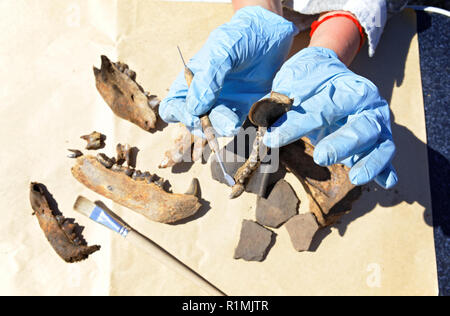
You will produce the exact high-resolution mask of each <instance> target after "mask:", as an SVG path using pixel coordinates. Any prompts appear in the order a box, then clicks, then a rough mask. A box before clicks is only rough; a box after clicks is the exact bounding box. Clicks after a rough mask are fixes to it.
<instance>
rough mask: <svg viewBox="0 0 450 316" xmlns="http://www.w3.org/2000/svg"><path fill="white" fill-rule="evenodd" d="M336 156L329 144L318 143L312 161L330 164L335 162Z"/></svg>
mask: <svg viewBox="0 0 450 316" xmlns="http://www.w3.org/2000/svg"><path fill="white" fill-rule="evenodd" d="M336 158H337V154H336V150H335V149H334V147H333V146H332V145H331V144H324V145H321V144H320V143H319V144H318V145H317V146H316V149H315V150H314V162H315V163H316V164H318V165H319V166H323V167H326V166H331V165H332V164H335V163H336V162H337V161H336Z"/></svg>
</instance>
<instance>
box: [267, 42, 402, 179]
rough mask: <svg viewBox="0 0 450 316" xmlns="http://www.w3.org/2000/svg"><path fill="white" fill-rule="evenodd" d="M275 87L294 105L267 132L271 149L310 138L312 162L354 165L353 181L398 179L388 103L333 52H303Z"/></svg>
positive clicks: (287, 65) (278, 77)
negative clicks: (394, 162)
mask: <svg viewBox="0 0 450 316" xmlns="http://www.w3.org/2000/svg"><path fill="white" fill-rule="evenodd" d="M272 90H273V91H275V92H278V93H282V94H285V95H287V96H289V97H290V98H291V99H294V106H293V108H292V110H291V111H290V112H288V113H287V114H286V115H284V116H283V117H282V118H281V119H280V120H278V121H277V122H276V123H275V124H274V125H273V126H272V127H271V128H270V129H269V132H268V133H267V134H266V135H265V138H264V143H265V144H266V145H267V146H268V147H275V148H277V147H281V146H284V145H287V144H289V143H292V142H294V141H296V140H298V139H300V138H301V137H303V136H307V137H308V138H309V139H310V140H311V142H312V143H313V144H314V145H316V148H315V151H314V161H315V162H316V163H317V164H319V165H321V166H329V165H332V164H335V163H343V164H345V165H347V166H348V167H351V168H352V169H351V171H350V174H349V177H350V180H351V182H352V183H353V184H355V185H363V184H366V183H368V182H370V181H372V180H373V179H375V180H376V182H377V183H378V184H380V185H381V186H383V187H385V188H391V187H393V186H394V185H395V184H396V183H397V180H398V179H397V174H396V172H395V170H394V168H393V166H392V165H391V160H392V158H393V156H394V153H395V145H394V142H393V140H392V134H391V126H390V112H389V106H388V103H387V102H386V101H385V100H384V99H383V98H382V97H380V95H379V93H378V89H377V87H376V86H375V85H374V84H373V83H372V82H370V81H369V80H367V79H366V78H363V77H361V76H358V75H356V74H355V73H353V72H351V71H350V70H349V69H348V68H347V67H346V66H345V65H344V64H343V63H342V62H341V61H340V60H339V59H338V57H337V55H336V53H335V52H333V51H332V50H329V49H325V48H319V47H310V48H306V49H304V50H302V51H301V52H299V53H298V54H296V55H295V56H294V57H292V58H291V59H290V60H288V61H287V62H286V63H285V64H284V65H283V67H282V68H281V70H280V71H279V72H278V74H277V75H276V77H275V80H274V83H273V87H272Z"/></svg>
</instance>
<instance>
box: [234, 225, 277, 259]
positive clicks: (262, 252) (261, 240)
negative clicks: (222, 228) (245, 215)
mask: <svg viewBox="0 0 450 316" xmlns="http://www.w3.org/2000/svg"><path fill="white" fill-rule="evenodd" d="M272 236H273V232H272V231H270V230H268V229H267V228H264V227H262V226H261V225H259V224H258V223H255V222H253V221H249V220H244V222H243V223H242V230H241V238H240V240H239V244H238V246H237V248H236V250H235V253H234V259H244V260H246V261H263V260H264V258H265V257H266V255H267V252H268V250H269V247H270V244H271V242H272Z"/></svg>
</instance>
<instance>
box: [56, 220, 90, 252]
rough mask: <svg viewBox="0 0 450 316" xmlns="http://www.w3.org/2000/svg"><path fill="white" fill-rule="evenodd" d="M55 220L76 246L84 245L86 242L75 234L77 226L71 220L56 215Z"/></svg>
mask: <svg viewBox="0 0 450 316" xmlns="http://www.w3.org/2000/svg"><path fill="white" fill-rule="evenodd" d="M55 219H56V221H57V222H58V224H59V226H61V228H62V229H63V230H64V232H65V233H66V234H67V236H68V237H69V238H70V240H72V241H73V242H74V243H75V244H76V245H83V244H84V241H83V240H82V239H81V238H80V237H78V236H77V234H76V233H75V232H74V230H75V227H76V224H73V223H72V222H71V220H70V219H67V218H65V217H64V216H62V215H56V216H55Z"/></svg>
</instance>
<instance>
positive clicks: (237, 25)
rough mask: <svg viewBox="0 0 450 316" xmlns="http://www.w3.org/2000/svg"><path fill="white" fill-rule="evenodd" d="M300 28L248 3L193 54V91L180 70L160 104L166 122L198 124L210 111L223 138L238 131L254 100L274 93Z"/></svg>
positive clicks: (161, 113)
mask: <svg viewBox="0 0 450 316" xmlns="http://www.w3.org/2000/svg"><path fill="white" fill-rule="evenodd" d="M297 33H298V30H297V28H296V27H295V26H294V24H292V23H291V22H289V21H287V20H286V19H284V18H283V17H281V16H279V15H277V14H275V13H272V12H270V11H268V10H266V9H263V8H262V7H245V8H243V9H241V10H239V11H237V12H236V14H235V15H234V17H233V18H232V20H231V21H230V22H229V23H226V24H224V25H222V26H220V27H219V28H217V29H216V30H214V31H213V32H212V33H211V34H210V36H209V39H208V41H207V42H206V44H205V45H204V46H203V48H202V49H201V50H200V51H199V52H198V53H197V54H196V55H195V56H194V58H192V59H191V60H190V61H189V63H188V65H187V66H188V67H189V69H190V70H191V71H192V72H193V73H194V75H195V76H194V80H193V82H192V85H191V87H190V89H188V87H187V83H186V80H185V78H184V71H182V72H181V73H180V74H179V75H178V77H177V79H176V80H175V82H174V83H173V85H172V87H171V89H170V91H169V94H168V96H167V98H166V99H164V100H163V101H162V103H161V105H160V108H159V114H160V116H161V118H162V119H163V120H164V121H166V122H168V123H175V122H182V123H184V124H185V125H186V126H187V127H188V128H191V131H192V128H194V129H198V128H199V127H200V120H199V118H198V117H199V116H201V115H203V114H206V113H208V112H209V111H211V112H210V114H209V118H210V120H211V123H212V125H213V127H214V128H215V130H216V132H217V133H218V134H219V135H221V136H232V135H234V134H236V133H237V132H238V130H239V128H240V126H241V125H242V123H243V121H244V120H245V118H246V117H247V114H248V112H249V110H250V107H251V106H252V104H253V103H254V102H256V101H257V100H259V99H260V98H262V97H263V96H264V95H266V94H267V93H269V92H270V90H271V88H272V80H273V78H274V77H275V74H276V73H277V71H278V70H279V69H280V67H281V65H282V64H283V62H284V61H285V59H286V57H287V55H288V53H289V50H290V47H291V44H292V41H293V38H294V36H295V35H296V34H297Z"/></svg>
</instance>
